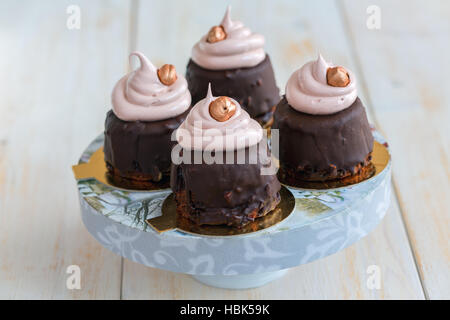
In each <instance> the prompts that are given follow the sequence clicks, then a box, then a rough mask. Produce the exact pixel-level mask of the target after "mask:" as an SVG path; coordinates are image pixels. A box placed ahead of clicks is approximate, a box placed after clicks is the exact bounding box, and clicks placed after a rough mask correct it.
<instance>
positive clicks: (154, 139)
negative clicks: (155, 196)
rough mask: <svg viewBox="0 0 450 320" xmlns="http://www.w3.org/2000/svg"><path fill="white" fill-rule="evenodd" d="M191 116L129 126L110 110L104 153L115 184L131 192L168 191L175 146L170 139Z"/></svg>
mask: <svg viewBox="0 0 450 320" xmlns="http://www.w3.org/2000/svg"><path fill="white" fill-rule="evenodd" d="M188 113H189V111H185V112H184V113H182V114H181V115H179V116H177V117H175V118H170V119H166V120H160V121H153V122H146V121H135V122H133V124H132V125H130V122H127V121H123V120H120V119H119V118H118V117H117V116H116V115H115V114H114V112H113V111H112V110H110V111H109V112H108V114H107V116H106V121H105V144H104V153H105V161H106V167H107V169H108V172H109V174H110V177H109V178H110V179H111V180H112V182H113V183H114V184H115V185H121V186H124V187H129V188H139V187H142V188H143V189H151V188H153V187H157V186H160V187H167V186H168V183H169V175H170V166H171V163H172V162H171V158H170V155H171V152H172V148H173V146H174V145H175V143H176V142H174V141H171V136H172V133H173V131H174V130H175V129H177V128H178V127H179V126H180V124H181V123H182V122H183V121H184V119H185V118H186V116H187V114H188Z"/></svg>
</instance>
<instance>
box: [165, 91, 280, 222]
mask: <svg viewBox="0 0 450 320" xmlns="http://www.w3.org/2000/svg"><path fill="white" fill-rule="evenodd" d="M208 109H209V110H208ZM199 123H201V126H202V127H198V125H199ZM212 129H215V130H214V133H212ZM199 130H201V131H202V135H201V136H200V139H201V141H200V147H198V144H197V145H196V144H194V143H193V142H192V141H193V139H192V137H193V133H194V132H197V133H198V132H199ZM186 137H188V138H189V139H186ZM212 138H214V139H212ZM177 140H178V142H179V143H180V146H181V147H182V149H181V150H180V154H181V155H183V156H185V157H186V156H187V159H190V161H183V162H181V163H179V164H176V165H175V164H174V165H173V166H172V173H171V187H172V190H173V192H174V194H175V201H176V203H177V212H178V214H179V216H181V217H183V218H187V219H189V220H190V221H191V222H192V223H195V224H197V225H205V224H206V225H221V224H225V225H229V226H234V227H243V226H245V225H246V224H248V223H250V222H252V221H254V220H255V219H257V218H259V217H262V216H264V215H266V214H268V213H269V212H271V211H272V210H273V209H275V207H276V206H277V205H278V203H279V202H280V194H279V191H280V188H281V186H280V183H279V181H278V179H277V177H276V174H268V175H262V174H261V173H262V171H261V170H262V169H264V168H267V167H268V166H270V164H271V163H270V161H271V158H270V153H269V151H268V148H267V141H265V140H264V139H263V138H262V128H261V126H260V125H259V124H258V123H257V122H256V121H255V120H252V119H251V118H250V117H249V115H248V114H247V113H246V112H245V111H244V110H242V109H241V108H240V106H239V104H238V102H237V101H235V100H233V99H230V98H228V97H219V98H214V97H213V96H212V94H211V91H210V90H209V92H208V96H207V97H206V98H205V99H203V100H201V101H199V102H198V103H197V104H196V105H195V106H194V107H193V109H192V111H191V112H190V113H189V115H188V117H187V119H186V121H185V122H184V123H183V124H182V125H181V126H180V128H179V129H178V130H177ZM230 143H231V144H230ZM205 152H211V154H212V155H213V157H214V159H217V158H216V156H217V154H218V153H220V154H222V159H223V161H215V162H210V161H205V158H204V155H205ZM195 154H197V155H200V157H198V159H201V161H200V162H199V163H198V164H195V163H193V159H195ZM239 155H241V157H240V159H241V161H240V162H237V159H238V156H239ZM184 159H186V158H184ZM229 159H231V160H233V161H229ZM250 159H253V161H249V160H250ZM242 160H244V161H242Z"/></svg>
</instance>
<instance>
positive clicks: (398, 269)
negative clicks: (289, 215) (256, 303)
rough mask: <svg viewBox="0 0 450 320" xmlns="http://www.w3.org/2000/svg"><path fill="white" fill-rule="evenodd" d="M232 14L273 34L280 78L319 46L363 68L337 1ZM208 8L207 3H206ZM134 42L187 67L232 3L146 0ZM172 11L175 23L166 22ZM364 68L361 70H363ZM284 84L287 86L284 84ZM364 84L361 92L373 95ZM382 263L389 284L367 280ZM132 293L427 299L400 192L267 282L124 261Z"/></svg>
mask: <svg viewBox="0 0 450 320" xmlns="http://www.w3.org/2000/svg"><path fill="white" fill-rule="evenodd" d="M231 4H232V6H233V10H232V16H233V17H234V18H236V19H239V20H242V21H245V24H246V25H247V26H249V27H250V28H251V29H252V30H254V31H258V32H260V33H262V34H264V35H265V37H266V50H267V52H269V54H270V55H271V57H272V61H273V64H274V69H275V73H276V77H277V81H278V84H279V86H280V87H281V88H283V87H284V84H285V83H286V81H287V79H288V77H289V76H290V74H291V73H292V72H293V71H294V70H295V69H296V68H298V67H300V66H301V65H302V64H304V63H305V62H307V61H309V60H311V59H313V58H315V57H316V56H317V54H318V52H322V54H323V55H324V56H325V57H326V58H327V59H328V60H332V61H334V62H336V63H339V64H342V65H345V66H348V67H349V68H351V69H353V70H355V71H356V70H357V69H358V68H356V64H355V62H354V57H353V56H352V50H351V39H350V38H349V37H348V36H347V34H346V32H345V25H344V24H343V20H342V19H341V16H340V11H339V7H338V6H336V3H335V2H334V1H320V2H312V1H295V2H293V1H277V2H276V3H275V2H269V1H264V2H261V1H245V2H237V1H231ZM199 8H201V10H199ZM138 9H139V10H138V15H137V17H138V23H137V38H136V42H135V48H136V49H138V50H142V51H143V52H144V53H145V54H146V55H147V56H148V57H149V58H150V59H151V60H152V61H153V62H154V63H155V65H157V66H159V65H162V64H164V63H172V64H174V65H175V66H176V67H177V70H179V71H180V70H182V71H181V72H183V71H184V70H185V65H186V63H187V61H188V59H189V56H190V50H191V48H192V45H193V44H194V43H195V42H196V41H197V40H198V39H199V38H200V37H201V36H202V35H203V34H204V33H206V32H207V30H208V29H209V28H210V27H211V26H212V25H214V24H217V23H219V22H220V20H221V18H222V15H223V12H224V10H225V4H220V5H219V4H217V3H211V2H210V1H195V6H193V5H192V4H190V3H184V2H176V3H172V2H164V3H162V2H161V3H156V2H152V3H149V2H143V1H142V2H140V3H139V6H138ZM169 15H170V17H171V20H170V21H171V23H164V22H163V21H165V19H167V17H168V16H169ZM360 76H361V75H360ZM282 91H284V90H282ZM364 93H365V92H364V90H362V95H361V96H362V98H363V100H366V96H365V94H364ZM370 265H378V266H379V267H380V269H381V271H382V283H383V285H382V289H381V290H369V289H368V288H367V286H366V280H367V274H366V270H367V267H368V266H370ZM123 272H124V274H123V291H122V296H123V298H125V299H135V298H136V299H162V298H168V299H171V298H173V299H188V298H191V299H205V298H208V299H300V298H305V299H314V298H318V299H327V298H335V299H347V298H355V299H376V298H386V299H394V298H397V299H407V298H411V299H423V298H424V295H423V291H422V288H421V284H420V280H419V277H418V274H417V270H416V267H415V264H414V259H413V256H412V253H411V250H410V247H409V243H408V239H407V236H406V233H405V230H404V226H403V224H402V220H401V216H400V212H399V209H398V206H397V203H396V201H395V199H394V200H393V202H392V205H391V207H390V209H389V212H388V214H387V217H386V218H385V220H384V221H383V223H382V224H381V225H380V226H379V227H378V228H377V229H376V230H375V231H374V232H373V233H372V234H371V235H370V236H368V237H367V238H365V239H364V240H362V241H361V242H359V243H357V244H355V245H354V246H352V247H350V248H348V249H346V250H344V251H342V252H340V253H338V254H335V255H333V256H331V257H328V258H326V259H323V260H320V261H317V262H313V263H311V264H308V265H304V266H300V267H297V268H294V269H292V270H291V271H290V273H289V274H288V275H287V276H286V277H285V278H283V279H281V280H279V281H277V282H274V283H271V284H269V285H267V286H265V287H263V288H258V289H253V290H245V291H230V290H220V289H215V288H209V287H206V286H204V285H201V284H199V283H197V282H196V281H194V280H193V279H192V278H190V277H189V276H186V275H182V274H174V273H170V272H165V271H160V270H155V269H150V268H146V267H143V266H141V265H138V264H135V263H132V262H130V261H127V260H125V261H124V270H123Z"/></svg>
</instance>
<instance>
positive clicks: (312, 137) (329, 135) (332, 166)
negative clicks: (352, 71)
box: [274, 98, 373, 185]
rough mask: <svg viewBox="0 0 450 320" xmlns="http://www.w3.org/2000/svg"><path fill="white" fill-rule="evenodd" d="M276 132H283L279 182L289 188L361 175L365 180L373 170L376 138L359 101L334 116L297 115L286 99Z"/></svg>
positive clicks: (278, 112)
mask: <svg viewBox="0 0 450 320" xmlns="http://www.w3.org/2000/svg"><path fill="white" fill-rule="evenodd" d="M274 129H279V130H280V161H281V163H282V165H281V168H280V172H279V175H280V180H281V181H283V182H285V183H286V184H288V185H296V184H297V183H296V181H326V180H334V179H343V178H346V177H350V176H353V175H357V174H358V173H360V174H361V175H360V178H361V179H363V178H364V176H366V173H365V171H366V170H368V171H370V170H371V166H370V160H371V156H370V154H371V152H372V147H373V136H372V133H371V130H370V127H369V123H368V121H367V117H366V113H365V110H364V107H363V105H362V103H361V100H359V98H357V99H356V101H355V102H354V103H353V104H352V105H351V106H350V107H349V108H347V109H344V110H342V111H340V112H338V113H335V114H331V115H310V114H307V113H303V112H298V111H296V110H294V109H293V108H292V107H291V106H289V104H288V102H287V100H286V98H283V99H282V100H281V102H280V103H279V105H278V107H277V113H276V115H275V123H274ZM368 173H369V172H368ZM357 181H358V177H355V181H354V182H357Z"/></svg>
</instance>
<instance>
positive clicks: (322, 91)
mask: <svg viewBox="0 0 450 320" xmlns="http://www.w3.org/2000/svg"><path fill="white" fill-rule="evenodd" d="M332 67H334V66H333V65H332V64H331V63H327V62H326V61H325V60H324V59H323V57H322V56H321V55H320V54H319V57H318V58H317V60H316V61H311V62H308V63H307V64H305V65H304V66H303V67H301V68H300V69H299V70H297V71H295V72H294V73H293V74H292V75H291V77H290V78H289V80H288V82H287V85H286V99H287V101H288V103H289V105H291V106H292V107H293V108H294V109H295V110H297V111H300V112H304V113H309V114H333V113H336V112H339V111H341V110H344V109H345V108H348V107H350V106H351V105H352V104H353V102H355V100H356V98H357V96H358V92H357V90H356V78H355V76H354V74H353V73H352V72H351V71H350V70H348V69H347V72H348V75H349V77H350V83H349V84H348V85H347V86H346V87H333V86H330V85H329V84H328V83H327V70H328V68H332Z"/></svg>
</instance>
